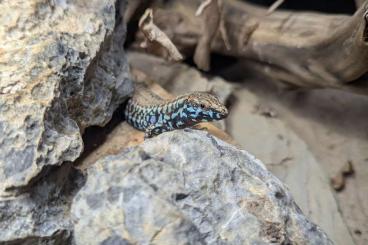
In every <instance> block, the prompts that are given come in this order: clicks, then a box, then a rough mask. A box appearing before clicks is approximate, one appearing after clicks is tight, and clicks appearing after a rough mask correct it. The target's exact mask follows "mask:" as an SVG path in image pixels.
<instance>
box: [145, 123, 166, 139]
mask: <svg viewBox="0 0 368 245" xmlns="http://www.w3.org/2000/svg"><path fill="white" fill-rule="evenodd" d="M166 131H167V130H166V127H165V126H164V125H163V124H151V125H149V126H148V127H147V128H146V130H145V131H144V138H145V139H147V138H152V137H153V136H156V135H159V134H161V133H163V132H166Z"/></svg>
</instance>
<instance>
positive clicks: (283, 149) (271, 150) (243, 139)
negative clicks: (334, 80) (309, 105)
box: [227, 79, 364, 244]
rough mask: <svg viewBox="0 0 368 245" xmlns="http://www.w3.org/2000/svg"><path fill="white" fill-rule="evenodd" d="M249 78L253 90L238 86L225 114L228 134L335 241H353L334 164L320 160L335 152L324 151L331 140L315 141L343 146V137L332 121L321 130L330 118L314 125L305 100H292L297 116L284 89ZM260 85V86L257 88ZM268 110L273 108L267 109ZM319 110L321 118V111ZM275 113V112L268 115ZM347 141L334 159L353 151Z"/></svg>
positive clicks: (327, 113)
mask: <svg viewBox="0 0 368 245" xmlns="http://www.w3.org/2000/svg"><path fill="white" fill-rule="evenodd" d="M246 82H247V84H248V85H249V84H252V85H253V86H252V87H251V88H250V89H249V88H248V89H247V88H239V89H238V90H237V91H236V92H235V93H234V97H235V100H234V101H235V103H234V104H233V106H232V108H231V113H230V116H229V117H228V118H227V124H228V125H231V126H230V127H229V129H230V134H231V135H233V136H234V138H235V139H236V140H237V142H239V144H240V145H241V146H242V148H244V149H247V150H249V151H250V152H252V154H255V155H256V156H257V157H258V158H259V159H260V160H261V161H262V162H263V163H264V164H265V165H266V166H267V168H268V169H269V170H270V171H271V172H272V173H273V174H274V175H275V176H276V177H278V178H279V179H280V180H281V181H282V182H283V183H284V184H285V185H286V186H288V187H289V190H290V192H291V193H292V195H293V197H294V199H295V201H296V202H297V203H298V205H299V207H300V208H301V209H302V210H303V213H305V214H306V215H307V217H308V218H309V219H310V220H311V221H313V222H315V223H317V224H318V225H319V226H320V227H321V228H322V229H323V230H324V231H325V232H326V233H327V235H328V237H329V238H330V239H331V240H332V241H333V242H334V243H335V244H354V240H353V238H352V236H351V233H352V232H349V229H348V227H347V226H346V222H345V220H344V219H343V217H342V215H341V209H340V208H341V207H340V205H338V204H337V203H336V196H335V195H334V193H333V192H332V191H331V188H330V186H329V178H328V177H327V175H326V172H325V170H326V169H329V168H330V167H332V165H329V166H326V167H323V164H326V163H324V161H323V160H321V159H325V158H327V156H329V155H330V154H331V152H329V151H327V150H323V151H322V150H321V148H323V147H325V146H326V145H328V144H326V143H318V144H316V142H324V141H323V140H327V139H329V141H330V142H339V145H340V144H342V143H341V142H344V141H345V139H341V140H340V141H338V140H336V141H334V140H333V139H334V138H332V137H333V134H332V133H331V128H330V127H328V126H327V128H328V132H329V133H328V134H327V135H326V136H325V137H326V138H324V137H323V132H321V131H319V130H318V129H319V127H321V126H322V125H324V127H326V125H328V123H327V122H325V123H318V124H316V122H315V121H314V120H311V119H310V118H308V117H307V116H306V113H308V111H304V110H302V109H301V108H303V106H304V103H301V102H299V103H297V102H296V101H294V103H293V106H295V107H298V109H299V110H300V111H299V114H297V115H296V114H295V113H293V112H292V111H288V110H290V109H288V108H287V107H286V106H285V103H283V102H280V100H282V101H285V100H286V98H287V96H285V95H284V94H283V95H282V96H280V94H276V93H275V92H274V88H273V87H271V86H270V87H271V88H268V89H269V91H267V90H266V88H267V87H266V86H265V85H263V86H262V85H259V84H260V83H259V80H250V79H248V80H247V81H246ZM258 85H259V87H256V86H258ZM255 88H256V89H255ZM267 92H268V93H267ZM272 93H273V95H272V96H271V95H270V94H272ZM280 98H282V99H280ZM326 104H328V103H327V102H325V103H320V105H326ZM263 108H264V109H263ZM268 108H269V109H268ZM265 109H266V110H265ZM315 109H316V108H315ZM265 111H266V112H267V111H270V112H271V113H264V112H265ZM317 111H318V110H316V112H317ZM332 111H333V110H331V111H330V112H328V111H325V113H323V115H325V116H326V117H328V115H329V114H330V113H331V112H332ZM317 113H318V117H319V115H321V114H320V113H321V112H317ZM271 114H273V115H277V116H276V117H275V116H270V115H271ZM299 115H303V116H299ZM294 125H296V128H295V127H294ZM295 129H299V130H295ZM301 132H304V133H301ZM306 132H307V133H306ZM303 134H304V135H303ZM305 135H308V136H307V137H306V136H305ZM308 137H310V140H309V142H308V141H306V139H308ZM316 138H317V139H316ZM352 140H353V139H352ZM348 142H349V144H347V145H348V146H346V148H343V149H341V151H340V153H339V154H341V156H339V157H338V158H336V155H333V156H334V158H333V159H334V160H335V161H336V159H340V158H342V157H343V156H344V157H346V156H351V155H352V154H350V153H349V152H346V149H347V148H348V147H352V146H350V144H352V143H351V141H348ZM363 145H364V144H359V147H362V148H363ZM353 146H355V148H354V149H359V148H358V147H357V144H354V145H353ZM315 149H318V150H319V151H322V154H321V157H322V158H317V157H316V156H318V154H316V150H315ZM344 151H345V154H346V155H344ZM326 165H327V164H326ZM362 193H363V192H362ZM359 212H361V210H360V211H359ZM358 244H359V243H358ZM363 244H364V243H363Z"/></svg>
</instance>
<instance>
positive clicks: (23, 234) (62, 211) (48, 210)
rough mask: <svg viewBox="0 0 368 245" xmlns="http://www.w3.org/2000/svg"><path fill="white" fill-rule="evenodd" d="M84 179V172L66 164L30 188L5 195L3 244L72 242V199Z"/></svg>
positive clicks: (0, 210) (0, 205)
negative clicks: (15, 193) (13, 194)
mask: <svg viewBox="0 0 368 245" xmlns="http://www.w3.org/2000/svg"><path fill="white" fill-rule="evenodd" d="M83 183H84V177H83V175H82V174H81V173H80V172H79V171H77V170H75V169H73V168H72V167H71V164H64V165H63V166H62V167H60V168H55V169H53V170H52V171H50V173H49V174H48V175H47V176H46V177H44V178H42V179H41V180H40V181H38V182H37V184H35V185H34V186H32V188H30V190H29V191H28V192H25V193H23V194H21V195H18V196H17V197H16V198H13V197H12V198H9V199H7V200H6V199H2V200H1V201H0V244H22V245H24V244H29V245H31V244H32V245H33V244H60V245H61V244H70V243H69V242H70V241H71V233H72V224H71V222H70V218H69V210H70V205H71V200H72V198H73V196H74V195H75V193H76V191H77V190H78V189H79V188H80V187H81V186H82V184H83Z"/></svg>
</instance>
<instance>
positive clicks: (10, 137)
mask: <svg viewBox="0 0 368 245" xmlns="http://www.w3.org/2000/svg"><path fill="white" fill-rule="evenodd" d="M120 2H123V1H115V0H107V1H86V0H77V1H59V0H52V1H40V0H31V1H23V2H19V1H1V2H0V8H1V9H2V14H1V16H0V20H1V23H2V27H3V28H2V31H1V32H0V40H1V41H0V42H1V55H0V195H3V196H5V195H9V191H10V190H13V189H17V188H19V187H24V186H27V185H28V184H29V183H30V182H31V180H33V179H35V178H38V177H39V175H40V173H42V171H43V170H44V169H45V167H47V166H54V165H60V164H61V163H62V162H64V161H73V160H75V159H76V158H77V157H78V156H79V155H80V153H81V151H82V149H83V142H82V139H81V133H80V132H81V131H83V130H84V128H85V127H88V126H90V125H101V126H102V125H104V124H106V123H107V122H108V121H109V120H110V118H111V115H112V113H113V111H114V110H115V109H116V108H117V107H118V105H119V104H120V103H121V102H122V101H124V100H125V99H126V98H127V95H129V94H130V93H131V92H132V89H133V87H132V83H131V81H130V80H129V78H128V72H127V71H128V66H127V62H126V59H125V54H124V50H123V43H124V37H125V27H124V26H123V25H122V23H121V20H120V17H119V15H118V14H117V13H119V11H117V8H120ZM114 28H115V32H113V31H114ZM5 191H8V192H5Z"/></svg>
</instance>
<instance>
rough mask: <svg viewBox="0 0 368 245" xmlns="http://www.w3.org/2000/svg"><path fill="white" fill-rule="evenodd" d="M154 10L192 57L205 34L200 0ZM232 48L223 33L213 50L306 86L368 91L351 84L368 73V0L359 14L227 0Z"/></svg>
mask: <svg viewBox="0 0 368 245" xmlns="http://www.w3.org/2000/svg"><path fill="white" fill-rule="evenodd" d="M172 2H173V3H172V4H167V5H163V6H162V7H161V9H159V10H157V11H156V12H155V19H156V22H157V25H158V26H159V27H160V28H161V29H162V30H164V31H165V32H166V33H167V34H168V36H169V37H170V38H171V39H172V40H173V42H174V44H175V45H176V46H177V47H178V48H179V50H181V52H182V53H186V54H187V55H192V54H193V52H194V48H195V46H196V44H197V42H198V40H199V38H200V37H201V32H200V30H201V22H200V19H198V18H196V17H195V16H194V14H195V10H196V8H197V7H198V5H199V2H198V1H195V0H187V1H180V0H173V1H172ZM223 8H224V9H223V11H224V13H223V15H224V16H223V17H224V21H225V25H226V29H227V32H228V39H229V44H230V49H227V48H226V47H225V45H224V43H223V41H222V39H221V36H220V35H219V34H218V35H217V36H216V37H215V40H213V42H212V51H213V52H218V53H221V54H226V55H230V56H234V57H239V58H245V59H247V61H249V62H253V63H254V64H255V65H254V67H256V68H258V69H259V70H260V71H262V72H263V73H266V74H268V75H270V76H272V77H273V78H276V79H279V80H282V81H284V82H286V83H290V84H294V85H297V86H302V87H310V88H313V87H314V88H316V87H332V88H341V89H346V90H354V91H355V92H358V93H364V94H368V84H360V85H359V86H358V87H359V89H357V87H356V86H354V85H351V84H350V82H353V81H355V80H357V79H359V78H360V77H361V76H363V75H364V74H365V73H366V72H367V71H368V27H367V24H368V1H366V2H365V3H364V4H363V5H362V6H361V7H360V9H359V10H358V11H357V12H356V13H355V15H354V16H346V15H327V14H318V13H302V12H291V11H275V12H273V13H272V14H271V15H267V9H264V8H261V7H255V6H254V5H251V4H247V3H243V2H240V1H235V0H233V1H224V6H223Z"/></svg>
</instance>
